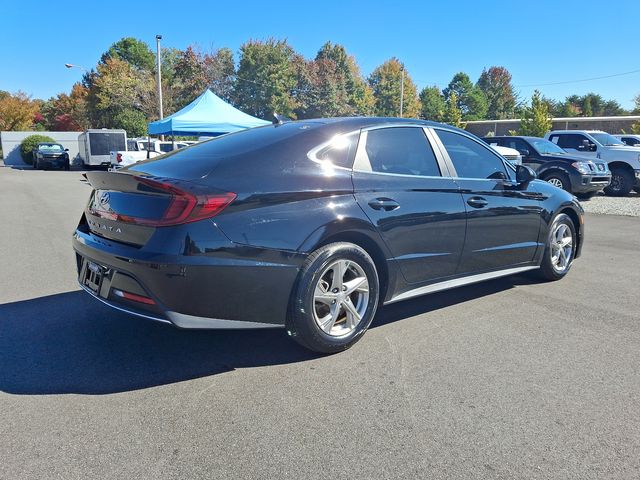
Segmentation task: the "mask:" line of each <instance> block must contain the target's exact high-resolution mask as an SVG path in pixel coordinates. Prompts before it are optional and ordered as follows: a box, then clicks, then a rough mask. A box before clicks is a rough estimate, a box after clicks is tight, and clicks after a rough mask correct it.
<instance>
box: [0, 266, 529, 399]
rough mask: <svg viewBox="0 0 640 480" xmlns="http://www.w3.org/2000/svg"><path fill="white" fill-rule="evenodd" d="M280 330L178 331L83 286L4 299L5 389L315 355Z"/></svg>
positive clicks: (427, 303)
mask: <svg viewBox="0 0 640 480" xmlns="http://www.w3.org/2000/svg"><path fill="white" fill-rule="evenodd" d="M518 278H519V277H515V278H512V279H507V280H496V281H492V282H487V283H484V284H478V285H475V286H469V287H464V288H458V289H455V290H450V291H448V292H441V293H437V294H432V295H429V296H426V297H420V298H417V299H415V300H411V301H405V302H401V303H397V304H393V305H390V306H387V307H384V308H381V309H380V310H379V312H378V315H377V316H376V318H375V319H374V321H373V324H372V326H371V328H377V327H380V326H383V325H386V324H388V323H391V322H395V321H399V320H401V319H404V318H408V317H412V316H415V315H420V314H425V313H428V312H430V311H434V310H437V309H440V308H445V307H447V306H450V305H454V304H457V303H460V302H464V301H467V300H471V299H473V298H478V297H482V296H485V295H490V294H492V293H496V292H498V291H502V290H505V289H509V288H512V287H513V285H514V284H516V282H518V280H517V279H518ZM319 356H320V355H319V354H315V353H313V352H309V351H307V350H305V349H303V348H302V347H300V346H299V345H298V344H296V343H295V342H293V341H292V340H291V339H289V338H288V337H287V335H286V334H285V332H284V330H283V329H262V330H238V331H230V330H180V329H177V328H174V327H171V326H168V325H165V324H160V323H155V322H153V321H151V320H145V319H141V318H137V317H133V316H131V315H128V314H126V313H122V312H119V311H115V310H112V309H111V308H109V307H107V306H104V305H102V304H100V303H98V302H97V301H96V300H94V299H92V298H91V297H89V296H88V295H87V294H86V293H84V292H81V291H74V292H67V293H60V294H56V295H50V296H46V297H40V298H34V299H30V300H24V301H18V302H13V303H7V304H3V305H0V391H2V392H6V393H11V394H16V395H47V394H64V393H76V394H87V395H101V394H109V393H118V392H125V391H131V390H137V389H143V388H149V387H154V386H158V385H166V384H171V383H175V382H181V381H185V380H190V379H195V378H200V377H206V376H210V375H216V374H220V373H225V372H229V371H233V370H235V369H239V368H250V367H257V366H268V365H278V364H286V363H294V362H301V361H306V360H310V359H313V358H317V357H319Z"/></svg>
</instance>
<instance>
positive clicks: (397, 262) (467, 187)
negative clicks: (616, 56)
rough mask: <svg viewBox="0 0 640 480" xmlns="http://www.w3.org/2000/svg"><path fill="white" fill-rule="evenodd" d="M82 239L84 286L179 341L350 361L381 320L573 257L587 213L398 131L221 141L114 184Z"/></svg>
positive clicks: (391, 126) (89, 216)
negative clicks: (198, 332) (219, 333)
mask: <svg viewBox="0 0 640 480" xmlns="http://www.w3.org/2000/svg"><path fill="white" fill-rule="evenodd" d="M86 176H87V179H88V181H89V183H90V184H91V186H92V187H93V191H92V193H91V196H90V199H89V202H88V205H87V207H86V209H85V212H84V214H83V215H82V218H81V220H80V223H79V225H78V228H77V230H76V231H75V234H74V237H73V246H74V249H75V251H76V254H77V267H78V275H79V277H78V278H79V282H80V285H81V287H82V288H83V289H84V290H86V291H87V292H89V293H90V294H91V295H93V296H94V297H96V298H98V299H99V300H101V301H103V302H105V303H107V304H108V305H110V306H112V307H114V308H117V309H120V310H124V311H127V312H130V313H133V314H136V315H139V316H143V317H149V318H152V319H155V320H159V321H162V322H166V323H170V324H173V325H176V326H178V327H183V328H257V327H285V328H286V330H287V332H288V333H289V335H290V336H292V337H293V338H294V339H295V340H297V341H298V342H300V343H301V344H302V345H304V346H305V347H307V348H310V349H312V350H315V351H319V352H327V353H329V352H336V351H340V350H344V349H346V348H348V347H349V346H351V345H352V344H353V343H355V342H356V341H357V340H358V339H359V338H360V337H361V336H362V334H363V333H364V332H365V331H366V330H367V328H368V327H369V325H370V323H371V321H372V319H373V317H374V314H375V312H376V309H377V307H378V305H380V304H388V303H393V302H397V301H400V300H405V299H408V298H412V297H415V296H417V295H423V294H426V293H430V292H435V291H439V290H444V289H448V288H452V287H457V286H460V285H465V284H470V283H473V282H478V281H481V280H487V279H491V278H496V277H501V276H504V275H510V274H515V273H519V272H524V271H527V270H534V269H537V270H538V271H539V273H540V275H541V276H542V277H543V278H545V279H547V280H557V279H560V278H562V277H563V276H564V275H566V274H567V272H568V271H569V269H570V267H571V264H572V262H573V260H574V259H575V258H576V257H578V256H579V255H580V250H581V247H582V239H583V210H582V208H581V207H580V204H579V203H578V202H577V201H576V199H575V198H574V197H573V196H571V195H570V194H569V193H567V192H565V191H563V190H561V189H559V188H556V187H554V186H552V185H550V184H548V183H546V182H542V181H539V180H536V179H535V173H534V172H533V171H532V170H530V169H529V168H527V167H525V166H521V165H520V166H513V165H511V164H510V163H509V162H507V161H506V160H505V159H504V158H502V157H501V156H499V155H498V154H497V153H495V152H494V151H493V150H492V149H490V148H489V146H488V145H486V144H485V143H484V142H482V141H481V140H479V139H478V138H476V137H474V136H472V135H470V134H468V133H467V132H465V131H462V130H459V129H456V128H453V127H450V126H446V125H441V124H437V123H432V122H424V121H418V120H403V119H395V118H394V119H389V118H342V119H320V120H308V121H307V120H305V121H298V122H287V123H282V124H278V125H270V126H266V127H260V128H255V129H251V130H246V131H242V132H239V133H234V134H229V135H224V136H222V137H219V138H217V139H214V140H211V141H208V142H205V143H201V144H198V145H195V146H192V147H189V148H187V149H184V150H179V151H175V152H172V153H169V154H166V155H163V156H161V157H156V158H154V159H151V160H148V161H144V162H141V163H138V164H135V165H134V166H131V167H128V168H124V169H121V170H118V171H117V172H95V171H94V172H88V173H87V174H86Z"/></svg>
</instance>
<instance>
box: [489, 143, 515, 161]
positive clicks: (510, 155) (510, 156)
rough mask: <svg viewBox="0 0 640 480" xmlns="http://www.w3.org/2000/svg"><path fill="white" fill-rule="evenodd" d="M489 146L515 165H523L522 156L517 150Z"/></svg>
mask: <svg viewBox="0 0 640 480" xmlns="http://www.w3.org/2000/svg"><path fill="white" fill-rule="evenodd" d="M489 146H490V147H491V148H493V149H494V150H495V151H496V152H498V153H499V154H500V155H502V156H503V157H504V158H506V159H507V160H509V162H511V163H513V164H514V165H522V155H520V152H518V151H517V150H515V149H513V148H509V147H502V146H500V145H492V144H491V143H490V144H489Z"/></svg>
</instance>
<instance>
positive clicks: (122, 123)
mask: <svg viewBox="0 0 640 480" xmlns="http://www.w3.org/2000/svg"><path fill="white" fill-rule="evenodd" d="M160 68H161V74H162V95H163V107H164V113H165V115H170V114H171V113H174V112H175V111H177V110H179V109H181V108H183V107H184V106H186V105H187V104H188V103H190V102H191V101H193V100H194V99H195V98H196V97H197V96H198V95H200V94H201V93H202V92H203V91H204V90H205V89H206V88H210V89H211V90H212V91H213V92H214V93H215V94H217V95H218V96H220V97H221V98H223V99H224V100H226V101H228V102H229V103H231V104H232V105H234V106H235V107H237V108H239V109H240V110H242V111H244V112H246V113H249V114H251V115H254V116H257V117H260V118H266V119H269V118H270V116H271V115H272V113H273V112H277V113H279V114H282V115H285V116H288V117H291V118H297V119H303V118H314V117H335V116H354V115H365V116H366V115H376V116H390V117H395V116H399V115H400V108H401V107H400V96H401V91H402V92H403V98H402V103H403V105H402V110H403V116H405V117H412V118H423V119H428V120H435V121H439V122H445V123H449V124H452V125H456V126H462V125H464V122H467V121H471V120H482V119H508V118H523V119H525V120H526V119H527V118H534V117H536V116H538V117H539V116H540V115H541V114H542V115H547V116H556V117H571V116H613V115H623V114H626V113H630V112H627V111H625V110H624V109H623V108H622V106H621V105H620V104H619V103H618V102H616V101H615V100H607V99H604V98H603V97H602V96H601V95H598V94H595V93H588V94H587V95H571V96H569V97H567V98H566V99H565V100H563V101H555V100H553V99H549V98H546V97H544V96H543V95H542V94H541V93H540V92H536V93H535V94H534V97H533V99H532V101H531V102H529V101H525V100H523V99H521V98H520V97H519V95H518V94H517V92H516V91H515V89H514V86H513V84H512V77H511V74H510V73H509V71H508V70H507V69H506V68H505V67H502V66H492V67H490V68H485V69H484V70H483V71H482V73H481V74H480V77H479V78H478V79H477V81H476V82H475V83H474V82H473V81H472V80H471V78H470V77H469V75H467V74H466V73H464V72H459V73H456V74H455V75H454V76H453V78H452V79H451V81H450V82H449V84H448V85H447V86H446V87H445V88H443V89H440V88H439V87H438V86H435V85H434V86H427V87H425V88H423V89H422V90H421V91H420V92H418V88H417V86H416V84H415V82H414V81H413V79H412V78H411V75H410V74H409V72H408V71H407V69H406V67H405V65H404V64H403V63H402V62H401V61H400V60H399V59H397V58H395V57H393V58H391V59H389V60H387V61H385V62H384V63H382V64H381V65H379V66H378V67H376V68H375V69H374V70H373V72H371V74H370V75H369V76H368V77H365V76H363V74H362V73H361V71H360V69H359V67H358V64H357V63H356V60H355V58H354V57H353V56H351V55H349V54H348V53H347V51H346V49H345V48H344V47H343V46H342V45H338V44H333V43H331V42H327V43H325V44H324V45H323V46H322V47H321V48H320V50H319V51H318V52H317V54H316V56H315V57H314V58H313V59H306V58H304V57H303V56H302V55H300V54H299V53H297V52H296V51H295V50H294V49H293V48H292V47H291V46H290V45H289V43H288V42H287V41H286V40H278V39H267V40H264V41H259V40H249V41H247V42H246V43H244V44H243V45H242V46H241V47H240V50H239V54H238V62H237V63H236V62H235V60H234V55H233V52H232V51H231V50H230V49H228V48H219V49H215V50H210V51H202V50H200V49H198V48H195V47H193V46H189V47H188V48H186V49H185V50H178V49H175V48H163V49H162V62H161V67H160ZM155 73H156V59H155V55H154V53H153V52H152V51H151V49H150V48H149V46H148V45H147V44H146V43H145V42H143V41H141V40H138V39H135V38H130V37H129V38H123V39H121V40H119V41H118V42H116V43H114V44H113V45H112V46H111V47H110V48H109V49H108V50H107V51H105V52H104V53H103V54H102V56H101V58H100V61H99V62H98V64H97V65H96V67H95V68H92V69H91V70H90V71H88V72H86V73H85V74H84V76H83V78H82V81H80V82H77V83H75V84H74V85H73V86H72V88H71V90H70V92H69V93H60V94H58V95H57V96H55V97H52V98H49V99H47V100H40V99H31V98H30V97H29V96H28V95H27V94H25V93H23V92H17V93H14V94H11V93H9V92H5V91H0V130H30V129H34V130H63V131H64V130H84V129H86V128H123V129H125V130H126V131H127V133H128V134H129V135H130V136H140V135H144V134H146V131H147V123H148V122H150V121H153V120H157V119H158V98H157V84H156V75H155ZM402 84H404V85H402ZM541 109H542V110H541ZM541 112H542V113H541ZM635 112H636V113H638V112H640V95H639V96H638V97H637V98H636V108H635ZM523 125H524V123H523ZM523 128H524V127H523Z"/></svg>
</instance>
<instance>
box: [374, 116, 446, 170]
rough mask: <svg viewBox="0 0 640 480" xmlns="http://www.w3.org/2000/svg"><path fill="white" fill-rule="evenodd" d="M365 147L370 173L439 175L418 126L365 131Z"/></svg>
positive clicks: (434, 160)
mask: <svg viewBox="0 0 640 480" xmlns="http://www.w3.org/2000/svg"><path fill="white" fill-rule="evenodd" d="M365 150H366V154H367V157H368V159H369V163H370V164H371V170H372V171H374V172H378V173H389V174H396V175H419V176H425V177H439V176H440V168H439V167H438V162H437V160H436V157H435V155H434V153H433V150H432V149H431V145H430V144H429V141H428V140H427V137H426V136H425V133H424V130H422V128H417V127H389V128H379V129H374V130H369V131H368V132H367V144H366V147H365Z"/></svg>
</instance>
